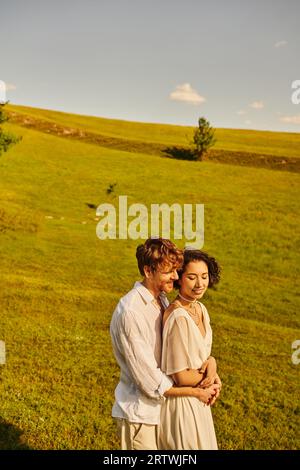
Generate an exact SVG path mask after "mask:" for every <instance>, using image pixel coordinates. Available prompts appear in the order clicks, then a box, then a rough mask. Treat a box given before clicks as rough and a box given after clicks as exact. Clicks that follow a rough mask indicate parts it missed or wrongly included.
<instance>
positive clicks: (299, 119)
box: [280, 114, 300, 124]
mask: <svg viewBox="0 0 300 470" xmlns="http://www.w3.org/2000/svg"><path fill="white" fill-rule="evenodd" d="M280 121H281V122H286V123H288V124H300V114H298V115H296V116H282V117H281V118H280Z"/></svg>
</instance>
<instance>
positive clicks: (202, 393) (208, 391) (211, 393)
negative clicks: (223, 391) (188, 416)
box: [194, 384, 220, 405]
mask: <svg viewBox="0 0 300 470" xmlns="http://www.w3.org/2000/svg"><path fill="white" fill-rule="evenodd" d="M219 388H220V386H219V385H218V384H213V385H211V386H210V387H207V388H200V387H196V388H194V390H195V397H196V398H198V399H199V400H200V401H202V402H203V403H205V404H206V405H211V402H212V401H213V399H214V397H215V396H216V395H217V394H218V393H219Z"/></svg>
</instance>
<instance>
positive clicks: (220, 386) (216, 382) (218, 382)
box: [209, 374, 222, 406]
mask: <svg viewBox="0 0 300 470" xmlns="http://www.w3.org/2000/svg"><path fill="white" fill-rule="evenodd" d="M214 384H216V385H218V386H219V388H218V389H217V392H216V394H215V395H214V396H213V397H212V398H211V399H210V402H209V404H210V406H212V405H214V404H215V402H216V400H217V398H219V395H220V392H221V389H222V382H221V379H220V377H219V375H218V374H216V378H215V381H214Z"/></svg>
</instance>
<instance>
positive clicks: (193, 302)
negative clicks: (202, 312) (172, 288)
mask: <svg viewBox="0 0 300 470" xmlns="http://www.w3.org/2000/svg"><path fill="white" fill-rule="evenodd" d="M178 295H179V297H180V298H181V299H182V300H185V301H186V302H189V303H190V304H195V303H196V302H197V299H194V300H191V299H186V298H185V297H183V295H181V294H180V292H178Z"/></svg>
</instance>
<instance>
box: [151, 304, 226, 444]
mask: <svg viewBox="0 0 300 470" xmlns="http://www.w3.org/2000/svg"><path fill="white" fill-rule="evenodd" d="M199 304H200V306H201V309H202V312H203V321H204V327H205V336H204V337H203V336H202V334H201V332H200V330H199V328H198V326H197V325H196V323H195V322H194V321H193V319H192V318H191V317H190V315H189V314H188V312H187V311H186V310H185V309H184V308H182V307H178V308H175V310H173V312H172V313H171V314H170V316H169V317H168V318H167V320H166V323H165V326H164V329H163V349H162V365H161V369H162V370H163V371H164V372H165V373H166V374H167V375H172V374H174V373H175V372H180V371H182V370H185V369H199V368H200V367H201V365H202V363H203V362H204V361H205V360H206V359H207V358H208V357H209V356H210V352H211V346H212V330H211V326H210V319H209V315H208V312H207V310H206V308H205V306H204V305H203V304H202V303H201V302H199ZM160 421H161V424H160V429H159V449H164V450H167V449H169V450H174V449H178V450H197V449H203V450H204V449H205V450H213V449H217V448H218V447H217V440H216V435H215V429H214V423H213V419H212V414H211V407H210V406H207V405H205V404H204V403H203V402H201V401H200V400H199V399H197V398H195V397H168V398H166V399H165V400H164V403H163V404H162V408H161V418H160Z"/></svg>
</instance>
